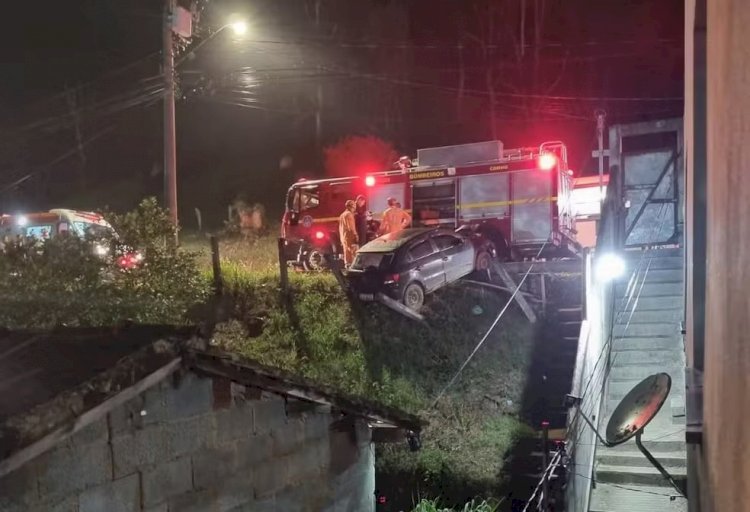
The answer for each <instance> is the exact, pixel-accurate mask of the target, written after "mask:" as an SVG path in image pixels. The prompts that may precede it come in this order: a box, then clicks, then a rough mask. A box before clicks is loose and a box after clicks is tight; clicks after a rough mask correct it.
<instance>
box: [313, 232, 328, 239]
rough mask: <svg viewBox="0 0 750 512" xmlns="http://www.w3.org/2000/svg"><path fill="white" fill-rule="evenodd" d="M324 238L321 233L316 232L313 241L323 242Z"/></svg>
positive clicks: (324, 235) (323, 234)
mask: <svg viewBox="0 0 750 512" xmlns="http://www.w3.org/2000/svg"><path fill="white" fill-rule="evenodd" d="M325 237H326V234H325V233H324V232H322V231H316V232H315V239H316V240H323V239H324V238H325Z"/></svg>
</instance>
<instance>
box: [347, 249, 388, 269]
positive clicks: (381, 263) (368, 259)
mask: <svg viewBox="0 0 750 512" xmlns="http://www.w3.org/2000/svg"><path fill="white" fill-rule="evenodd" d="M392 260H393V254H391V253H383V252H360V253H358V254H357V257H356V258H355V259H354V264H352V268H353V269H355V270H367V269H368V268H376V269H378V270H385V269H386V268H387V267H388V265H390V264H391V261H392Z"/></svg>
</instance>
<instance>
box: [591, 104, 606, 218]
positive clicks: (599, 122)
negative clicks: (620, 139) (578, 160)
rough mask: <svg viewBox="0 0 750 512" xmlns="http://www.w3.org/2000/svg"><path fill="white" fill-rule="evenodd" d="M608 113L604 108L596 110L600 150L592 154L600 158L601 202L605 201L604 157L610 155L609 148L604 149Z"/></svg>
mask: <svg viewBox="0 0 750 512" xmlns="http://www.w3.org/2000/svg"><path fill="white" fill-rule="evenodd" d="M606 117H607V113H606V112H605V111H603V110H597V111H596V138H597V140H598V141H599V150H598V151H593V152H592V153H591V156H593V157H595V158H597V157H598V158H599V198H600V199H599V202H600V203H603V202H604V157H605V156H606V157H609V150H608V149H604V120H605V119H606Z"/></svg>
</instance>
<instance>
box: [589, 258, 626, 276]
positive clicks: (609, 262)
mask: <svg viewBox="0 0 750 512" xmlns="http://www.w3.org/2000/svg"><path fill="white" fill-rule="evenodd" d="M623 274H625V261H624V260H623V259H622V258H621V257H620V256H618V255H617V254H612V253H609V254H602V255H601V256H599V257H598V258H596V278H597V279H598V280H599V281H605V282H606V281H612V280H614V279H617V278H618V277H622V275H623Z"/></svg>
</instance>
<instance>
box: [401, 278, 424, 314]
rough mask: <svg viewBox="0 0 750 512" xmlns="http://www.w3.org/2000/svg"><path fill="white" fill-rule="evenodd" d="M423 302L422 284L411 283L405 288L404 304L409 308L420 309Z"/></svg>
mask: <svg viewBox="0 0 750 512" xmlns="http://www.w3.org/2000/svg"><path fill="white" fill-rule="evenodd" d="M423 304H424V289H423V288H422V285H420V284H419V283H411V284H409V286H407V287H406V289H405V290H404V305H405V306H406V307H407V308H409V309H413V310H414V311H419V309H420V308H421V307H422V305H423Z"/></svg>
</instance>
